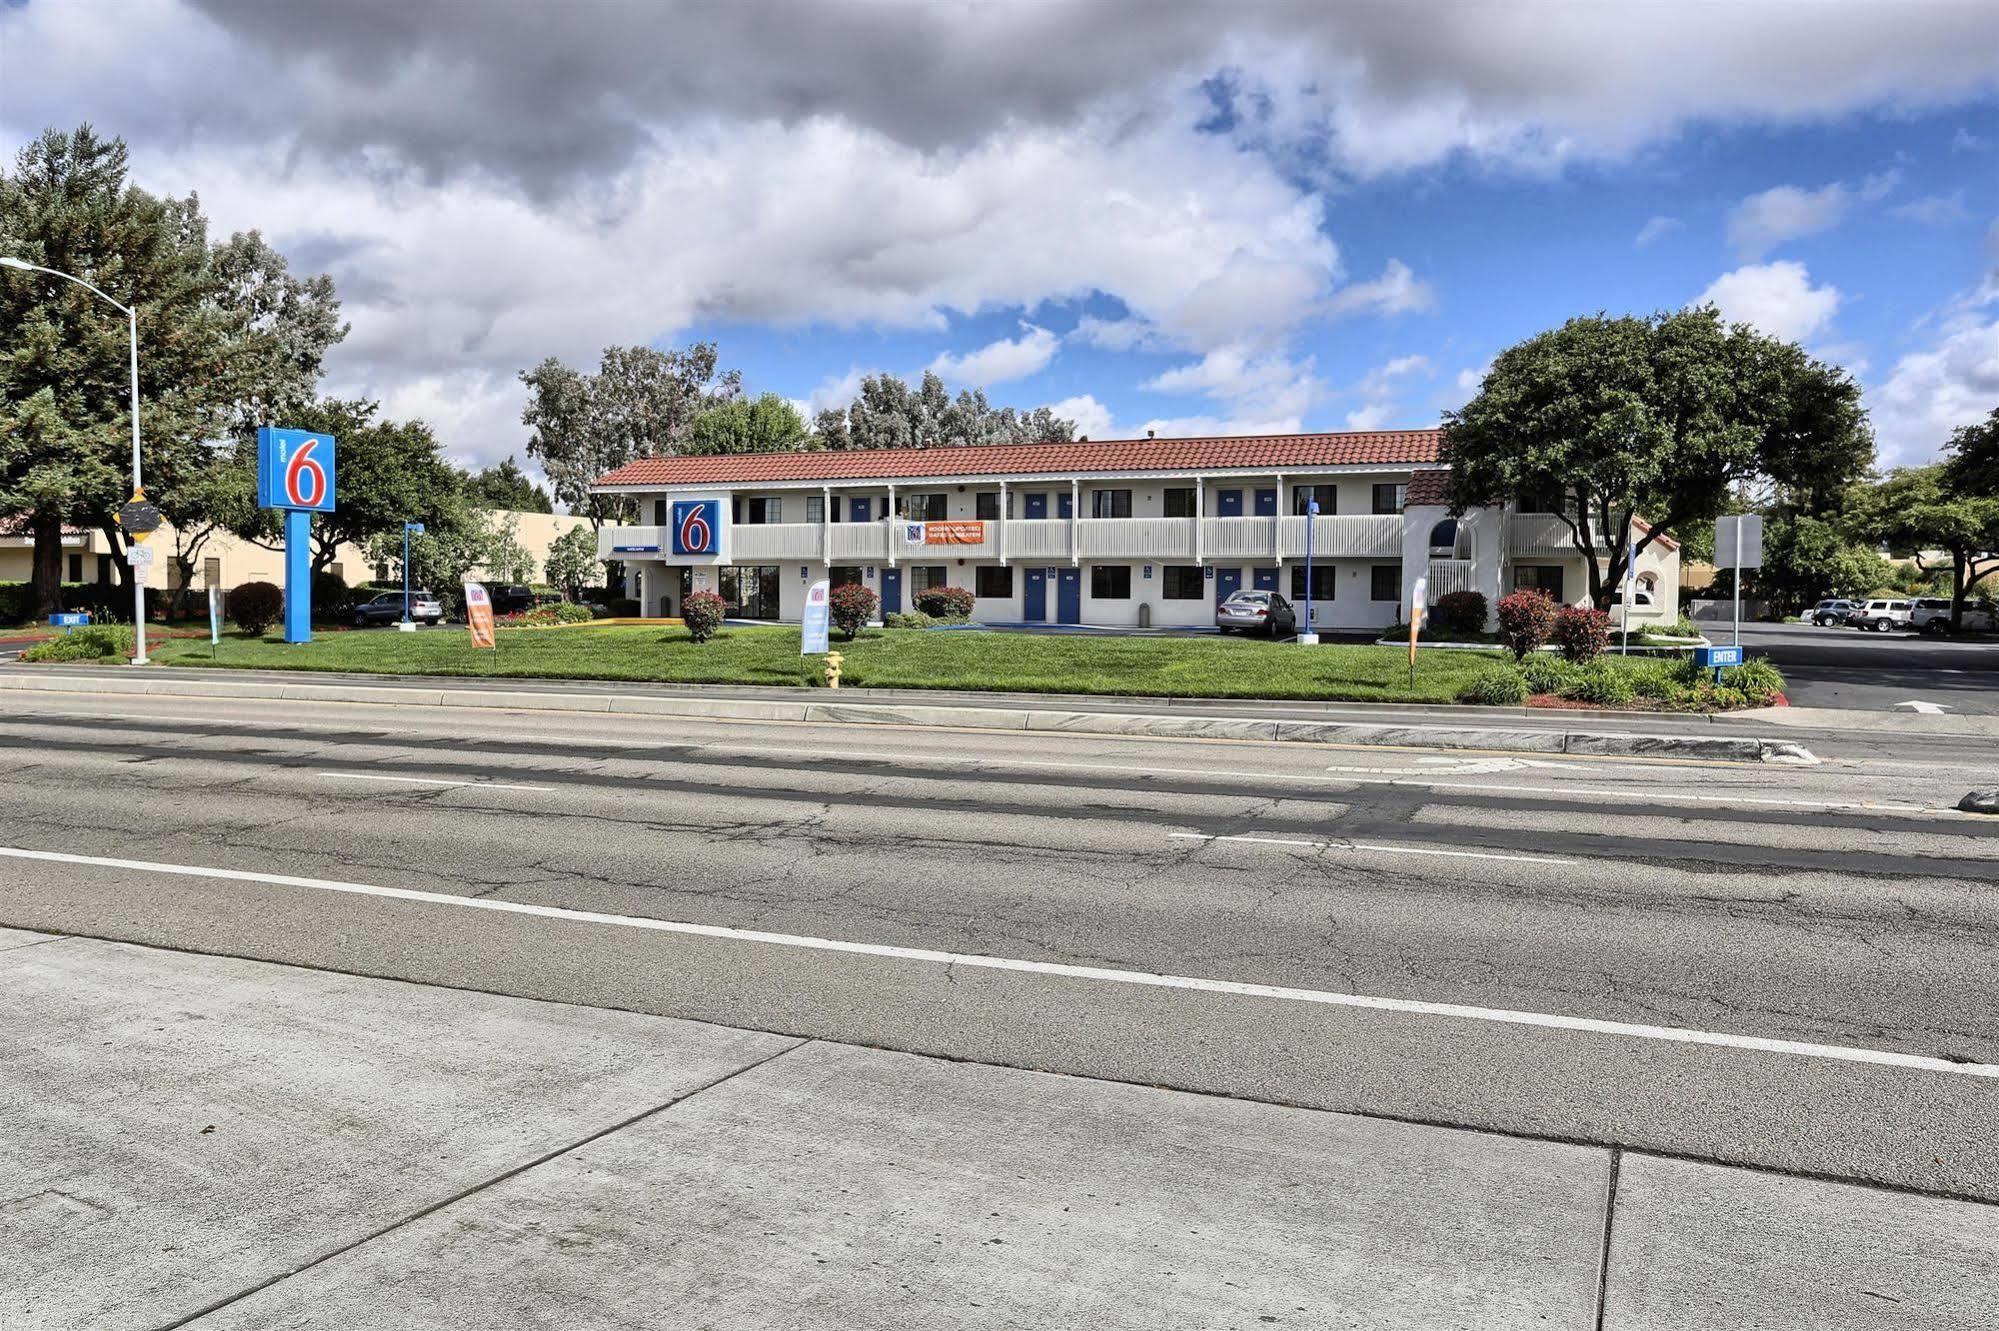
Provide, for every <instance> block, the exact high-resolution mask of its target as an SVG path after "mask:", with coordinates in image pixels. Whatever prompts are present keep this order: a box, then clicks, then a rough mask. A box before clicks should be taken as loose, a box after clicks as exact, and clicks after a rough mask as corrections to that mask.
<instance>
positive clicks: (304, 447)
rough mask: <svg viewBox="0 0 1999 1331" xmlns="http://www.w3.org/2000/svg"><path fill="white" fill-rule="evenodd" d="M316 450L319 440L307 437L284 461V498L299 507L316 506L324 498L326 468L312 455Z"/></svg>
mask: <svg viewBox="0 0 1999 1331" xmlns="http://www.w3.org/2000/svg"><path fill="white" fill-rule="evenodd" d="M318 451H319V441H318V440H317V439H308V440H306V441H305V442H303V443H301V444H300V445H299V446H298V447H297V448H295V449H293V450H292V455H291V459H290V461H288V462H286V463H285V498H286V499H288V500H290V501H291V502H292V503H293V504H296V505H297V506H298V507H300V508H316V507H318V506H319V503H320V501H321V500H323V499H324V498H326V469H325V468H324V467H322V466H320V465H319V460H318V459H317V458H315V457H313V454H314V453H317V452H318Z"/></svg>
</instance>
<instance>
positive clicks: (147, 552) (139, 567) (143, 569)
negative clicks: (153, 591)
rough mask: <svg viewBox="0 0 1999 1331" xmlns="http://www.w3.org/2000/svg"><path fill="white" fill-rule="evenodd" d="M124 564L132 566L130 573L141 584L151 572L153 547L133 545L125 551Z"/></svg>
mask: <svg viewBox="0 0 1999 1331" xmlns="http://www.w3.org/2000/svg"><path fill="white" fill-rule="evenodd" d="M125 562H126V563H128V564H130V565H131V566H132V572H133V574H134V575H135V576H137V577H138V579H139V580H140V581H141V582H143V581H145V579H146V575H147V574H149V573H151V572H152V571H153V547H152V546H150V545H134V546H132V547H130V548H129V549H127V550H126V551H125Z"/></svg>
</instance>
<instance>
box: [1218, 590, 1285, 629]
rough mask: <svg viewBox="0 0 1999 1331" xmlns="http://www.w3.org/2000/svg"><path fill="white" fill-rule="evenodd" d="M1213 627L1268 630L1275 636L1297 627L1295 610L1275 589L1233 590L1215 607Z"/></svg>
mask: <svg viewBox="0 0 1999 1331" xmlns="http://www.w3.org/2000/svg"><path fill="white" fill-rule="evenodd" d="M1215 627H1216V628H1217V629H1219V630H1220V631H1221V632H1223V633H1267V634H1269V635H1270V636H1271V637H1273V638H1275V637H1277V636H1279V635H1280V634H1283V635H1289V634H1293V633H1296V632H1297V631H1298V612H1297V611H1296V610H1293V609H1292V608H1291V603H1290V602H1289V601H1287V600H1285V599H1284V598H1283V597H1282V596H1279V595H1278V594H1277V593H1276V592H1236V593H1235V594H1234V595H1232V596H1230V597H1229V599H1228V600H1226V601H1223V602H1222V603H1221V604H1220V605H1218V606H1216V607H1215Z"/></svg>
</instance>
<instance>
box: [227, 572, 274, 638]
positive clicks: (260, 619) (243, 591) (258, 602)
mask: <svg viewBox="0 0 1999 1331" xmlns="http://www.w3.org/2000/svg"><path fill="white" fill-rule="evenodd" d="M227 609H228V612H229V618H231V619H233V620H235V621H236V626H237V627H238V628H240V629H242V630H243V631H244V632H245V633H249V634H253V635H254V634H259V633H262V632H263V631H264V630H265V629H267V628H269V627H270V626H271V625H273V624H275V623H277V622H278V617H279V616H280V615H282V614H284V612H285V594H284V593H283V592H282V591H279V590H278V586H277V584H276V583H272V582H246V583H244V584H243V585H241V586H240V587H232V588H230V590H229V600H228V606H227Z"/></svg>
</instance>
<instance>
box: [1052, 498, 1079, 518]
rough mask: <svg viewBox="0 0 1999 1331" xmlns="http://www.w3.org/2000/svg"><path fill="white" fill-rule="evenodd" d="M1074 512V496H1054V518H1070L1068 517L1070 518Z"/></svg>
mask: <svg viewBox="0 0 1999 1331" xmlns="http://www.w3.org/2000/svg"><path fill="white" fill-rule="evenodd" d="M1075 511H1076V509H1075V496H1074V495H1057V496H1055V516H1056V517H1058V518H1066V517H1070V516H1072V515H1073V514H1074V513H1075Z"/></svg>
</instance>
